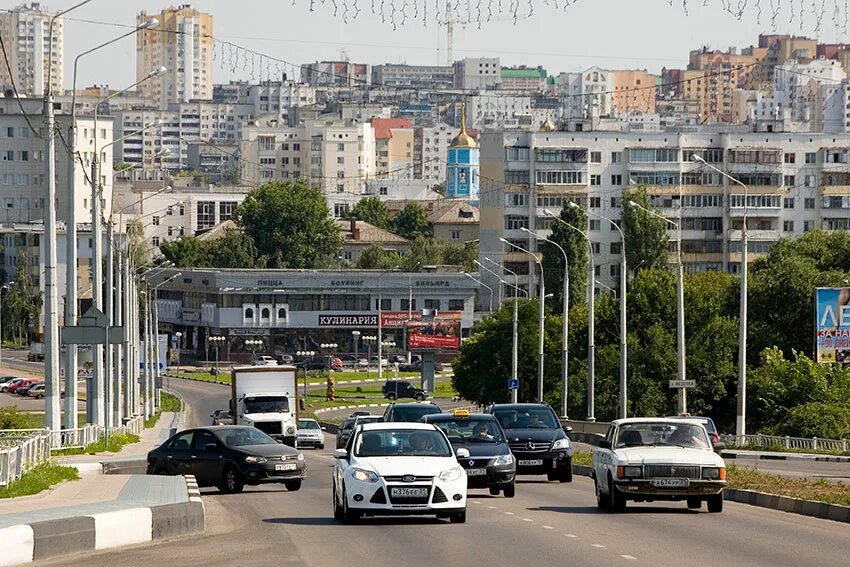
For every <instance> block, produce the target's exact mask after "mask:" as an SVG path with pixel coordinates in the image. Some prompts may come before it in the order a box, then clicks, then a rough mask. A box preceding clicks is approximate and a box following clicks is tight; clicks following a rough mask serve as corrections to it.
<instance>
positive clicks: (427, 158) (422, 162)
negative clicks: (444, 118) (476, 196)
mask: <svg viewBox="0 0 850 567" xmlns="http://www.w3.org/2000/svg"><path fill="white" fill-rule="evenodd" d="M456 135H457V128H455V127H454V126H450V125H449V124H438V125H437V126H432V127H430V128H416V129H415V130H414V137H413V153H414V156H415V157H414V163H413V177H414V178H415V179H421V180H422V181H424V182H425V183H426V184H427V185H428V186H429V187H433V186H434V185H438V184H440V183H443V182H445V180H446V160H447V159H448V156H449V144H451V141H452V138H454V137H455V136H456Z"/></svg>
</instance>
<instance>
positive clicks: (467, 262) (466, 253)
mask: <svg viewBox="0 0 850 567" xmlns="http://www.w3.org/2000/svg"><path fill="white" fill-rule="evenodd" d="M441 244H442V249H443V261H442V262H441V263H442V264H443V265H445V266H461V267H463V270H464V271H465V272H474V271H476V269H475V260H477V259H478V241H477V240H475V241H471V242H464V243H463V244H460V243H457V244H456V243H454V242H442V243H441Z"/></svg>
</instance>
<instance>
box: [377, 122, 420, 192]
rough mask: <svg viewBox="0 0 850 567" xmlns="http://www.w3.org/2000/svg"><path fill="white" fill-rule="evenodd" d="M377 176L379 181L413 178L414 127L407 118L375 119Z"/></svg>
mask: <svg viewBox="0 0 850 567" xmlns="http://www.w3.org/2000/svg"><path fill="white" fill-rule="evenodd" d="M372 129H373V130H374V131H375V175H376V176H377V177H378V178H379V179H385V178H393V179H410V178H412V177H413V163H414V160H413V125H412V124H411V122H410V120H407V119H405V118H373V119H372Z"/></svg>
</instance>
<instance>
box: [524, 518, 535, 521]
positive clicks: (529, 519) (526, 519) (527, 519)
mask: <svg viewBox="0 0 850 567" xmlns="http://www.w3.org/2000/svg"><path fill="white" fill-rule="evenodd" d="M522 521H523V522H533V521H534V520H532V519H531V518H523V519H522Z"/></svg>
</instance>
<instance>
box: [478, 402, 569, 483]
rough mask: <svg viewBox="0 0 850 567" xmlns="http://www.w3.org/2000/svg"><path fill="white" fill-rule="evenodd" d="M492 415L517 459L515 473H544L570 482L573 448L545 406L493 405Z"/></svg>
mask: <svg viewBox="0 0 850 567" xmlns="http://www.w3.org/2000/svg"><path fill="white" fill-rule="evenodd" d="M487 413H490V414H493V415H494V416H495V417H496V419H497V420H498V421H499V425H501V426H502V429H503V430H504V431H505V435H506V436H507V438H508V444H509V445H510V447H511V452H513V454H514V457H515V458H516V472H517V474H545V475H546V477H547V478H548V479H549V480H558V481H560V482H572V480H573V468H572V465H573V459H572V455H573V448H572V445H571V443H570V439H569V437H567V434H566V432H565V431H564V428H563V427H562V426H561V423H560V422H559V421H558V416H557V415H555V412H554V410H552V408H551V407H549V406H548V405H546V404H495V405H493V406H490V408H489V409H488V410H487Z"/></svg>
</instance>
